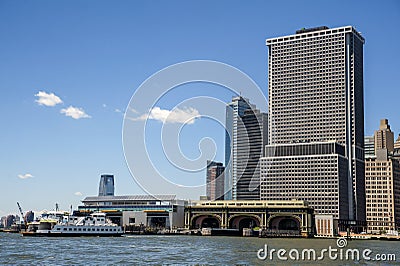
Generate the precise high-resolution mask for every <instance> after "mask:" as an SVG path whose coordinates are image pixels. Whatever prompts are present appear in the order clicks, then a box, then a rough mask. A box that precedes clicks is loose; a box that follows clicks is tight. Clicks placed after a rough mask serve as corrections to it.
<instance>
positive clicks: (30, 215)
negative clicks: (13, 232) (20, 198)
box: [24, 211, 35, 223]
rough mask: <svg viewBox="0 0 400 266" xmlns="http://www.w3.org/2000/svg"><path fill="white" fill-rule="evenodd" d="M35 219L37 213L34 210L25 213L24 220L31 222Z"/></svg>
mask: <svg viewBox="0 0 400 266" xmlns="http://www.w3.org/2000/svg"><path fill="white" fill-rule="evenodd" d="M34 219H35V214H34V213H33V211H28V212H26V213H25V217H24V221H26V222H27V223H30V222H33V220H34Z"/></svg>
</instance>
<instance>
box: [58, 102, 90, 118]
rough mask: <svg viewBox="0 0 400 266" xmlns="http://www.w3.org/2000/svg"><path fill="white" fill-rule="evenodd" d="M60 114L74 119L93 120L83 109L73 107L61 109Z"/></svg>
mask: <svg viewBox="0 0 400 266" xmlns="http://www.w3.org/2000/svg"><path fill="white" fill-rule="evenodd" d="M60 113H62V114H65V116H69V117H72V118H73V119H81V118H91V116H90V115H88V114H87V113H85V110H83V109H82V108H79V107H73V106H71V105H70V106H69V107H68V108H63V109H61V111H60Z"/></svg>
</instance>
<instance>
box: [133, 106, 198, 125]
mask: <svg viewBox="0 0 400 266" xmlns="http://www.w3.org/2000/svg"><path fill="white" fill-rule="evenodd" d="M198 117H200V113H199V111H198V110H196V109H194V108H192V107H189V108H187V107H184V108H183V109H180V108H175V109H173V110H171V111H170V110H166V109H161V108H160V107H154V108H152V109H151V110H150V111H149V113H148V114H143V115H141V116H139V117H130V118H129V119H130V120H131V121H144V120H146V119H152V120H157V121H160V122H162V123H171V124H173V123H179V124H193V123H194V122H195V119H196V118H198Z"/></svg>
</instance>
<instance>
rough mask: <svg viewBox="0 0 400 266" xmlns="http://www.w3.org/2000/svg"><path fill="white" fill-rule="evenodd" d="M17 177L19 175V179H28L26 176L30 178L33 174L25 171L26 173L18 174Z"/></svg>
mask: <svg viewBox="0 0 400 266" xmlns="http://www.w3.org/2000/svg"><path fill="white" fill-rule="evenodd" d="M18 177H19V178H20V179H28V178H32V177H33V175H31V174H29V173H26V174H24V175H18Z"/></svg>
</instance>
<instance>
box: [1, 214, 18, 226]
mask: <svg viewBox="0 0 400 266" xmlns="http://www.w3.org/2000/svg"><path fill="white" fill-rule="evenodd" d="M15 222H16V219H15V215H12V214H10V215H7V217H6V220H5V223H4V227H6V228H7V227H11V225H12V224H14V223H15Z"/></svg>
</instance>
